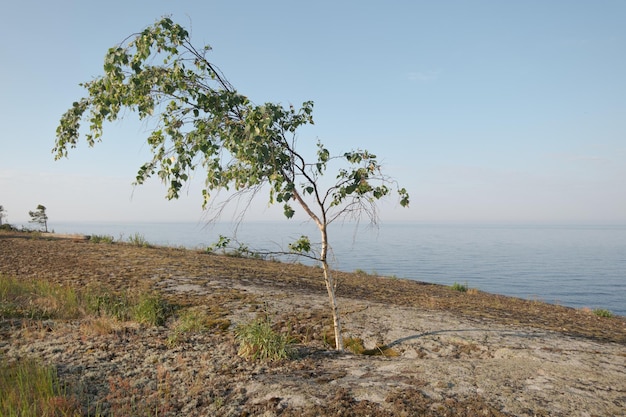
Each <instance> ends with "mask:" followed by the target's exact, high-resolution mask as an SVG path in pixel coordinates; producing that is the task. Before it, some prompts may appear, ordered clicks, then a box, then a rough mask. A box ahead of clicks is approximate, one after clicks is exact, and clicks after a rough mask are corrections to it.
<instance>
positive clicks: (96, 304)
mask: <svg viewBox="0 0 626 417" xmlns="http://www.w3.org/2000/svg"><path fill="white" fill-rule="evenodd" d="M171 312H172V308H171V306H169V305H168V303H167V302H166V301H165V300H163V299H162V297H161V296H160V295H159V294H158V293H153V292H148V293H145V292H142V293H138V294H136V295H129V294H128V293H125V292H124V293H119V292H115V291H111V290H109V289H107V288H104V287H101V286H98V287H89V288H86V289H84V290H82V291H76V290H74V289H72V288H70V287H67V286H63V285H58V284H51V283H49V282H47V281H44V280H18V279H15V278H11V277H7V276H4V275H0V318H25V319H33V320H43V319H58V320H70V319H76V318H81V317H85V316H95V317H111V318H114V319H116V320H118V321H129V320H135V321H137V322H139V323H145V324H148V325H151V326H161V325H163V324H164V323H165V321H166V320H167V317H168V316H169V315H170V314H171Z"/></svg>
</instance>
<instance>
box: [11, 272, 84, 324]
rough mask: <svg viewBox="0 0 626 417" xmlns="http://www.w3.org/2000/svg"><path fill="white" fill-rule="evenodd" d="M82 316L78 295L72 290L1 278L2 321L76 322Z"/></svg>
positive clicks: (45, 283)
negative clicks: (49, 320) (28, 319)
mask: <svg viewBox="0 0 626 417" xmlns="http://www.w3.org/2000/svg"><path fill="white" fill-rule="evenodd" d="M82 314H83V310H82V306H81V301H80V297H79V294H78V293H77V292H76V291H75V290H73V289H72V288H69V287H65V286H61V285H56V284H51V283H49V282H46V281H42V280H25V281H24V280H17V279H15V278H12V277H7V276H4V275H0V317H3V318H4V317H6V318H31V319H74V318H77V317H80V316H81V315H82Z"/></svg>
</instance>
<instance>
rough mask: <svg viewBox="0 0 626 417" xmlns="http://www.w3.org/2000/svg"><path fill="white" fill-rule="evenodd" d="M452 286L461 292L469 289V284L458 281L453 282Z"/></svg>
mask: <svg viewBox="0 0 626 417" xmlns="http://www.w3.org/2000/svg"><path fill="white" fill-rule="evenodd" d="M450 288H452V289H453V290H455V291H459V292H467V290H468V286H467V284H459V283H458V282H455V283H454V284H452V285H451V286H450Z"/></svg>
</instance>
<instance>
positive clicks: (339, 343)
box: [320, 225, 343, 350]
mask: <svg viewBox="0 0 626 417" xmlns="http://www.w3.org/2000/svg"><path fill="white" fill-rule="evenodd" d="M320 232H321V234H322V252H321V254H320V260H321V261H322V267H323V269H324V283H325V284H326V291H328V298H329V300H330V307H331V310H332V313H333V328H334V330H335V349H336V350H343V335H342V333H341V320H340V319H339V306H338V305H337V296H336V293H335V290H336V288H337V285H336V283H335V279H334V277H333V275H332V272H331V271H330V267H329V265H328V258H327V256H328V233H327V231H326V225H323V226H322V227H320Z"/></svg>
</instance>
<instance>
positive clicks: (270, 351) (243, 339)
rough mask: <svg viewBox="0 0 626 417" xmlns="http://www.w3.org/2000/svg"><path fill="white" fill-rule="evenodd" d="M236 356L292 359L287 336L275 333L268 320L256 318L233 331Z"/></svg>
mask: <svg viewBox="0 0 626 417" xmlns="http://www.w3.org/2000/svg"><path fill="white" fill-rule="evenodd" d="M235 337H236V338H237V340H238V341H239V352H238V354H239V355H240V356H242V357H244V358H246V359H252V360H257V359H260V360H267V361H276V360H280V359H289V358H291V357H293V353H294V352H293V349H292V348H291V345H292V343H293V339H292V338H291V337H289V335H287V334H284V333H279V332H276V331H275V330H274V329H273V328H272V323H271V322H270V320H269V318H257V319H256V320H253V321H251V322H249V323H245V324H241V325H239V326H237V328H236V329H235Z"/></svg>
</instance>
